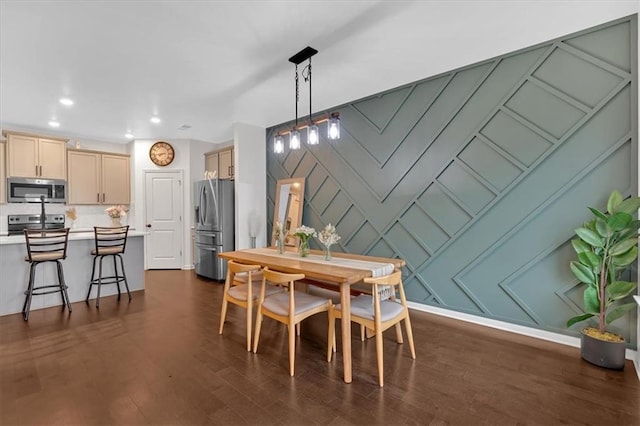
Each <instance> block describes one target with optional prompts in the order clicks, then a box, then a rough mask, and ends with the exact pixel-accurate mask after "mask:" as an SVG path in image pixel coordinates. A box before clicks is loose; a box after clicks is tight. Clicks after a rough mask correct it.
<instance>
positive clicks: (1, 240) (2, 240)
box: [0, 229, 148, 245]
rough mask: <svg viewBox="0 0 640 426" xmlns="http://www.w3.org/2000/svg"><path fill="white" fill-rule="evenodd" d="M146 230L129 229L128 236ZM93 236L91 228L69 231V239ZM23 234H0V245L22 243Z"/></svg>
mask: <svg viewBox="0 0 640 426" xmlns="http://www.w3.org/2000/svg"><path fill="white" fill-rule="evenodd" d="M147 234H148V232H146V231H136V230H135V229H133V230H132V229H129V234H128V236H129V237H142V236H144V235H147ZM93 237H94V234H93V229H78V230H73V231H71V232H69V241H73V240H92V239H93ZM24 243H25V240H24V235H0V245H5V244H24Z"/></svg>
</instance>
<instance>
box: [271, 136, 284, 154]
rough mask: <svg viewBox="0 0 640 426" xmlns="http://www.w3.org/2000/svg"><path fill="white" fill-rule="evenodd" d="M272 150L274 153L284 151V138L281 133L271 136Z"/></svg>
mask: <svg viewBox="0 0 640 426" xmlns="http://www.w3.org/2000/svg"><path fill="white" fill-rule="evenodd" d="M273 152H274V153H276V154H282V153H283V152H284V138H283V137H282V136H281V135H276V137H275V138H273Z"/></svg>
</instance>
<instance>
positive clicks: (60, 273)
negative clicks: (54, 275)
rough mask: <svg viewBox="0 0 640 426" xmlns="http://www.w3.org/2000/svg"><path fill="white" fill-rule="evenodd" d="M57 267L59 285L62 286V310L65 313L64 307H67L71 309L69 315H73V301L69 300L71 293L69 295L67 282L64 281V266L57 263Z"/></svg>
mask: <svg viewBox="0 0 640 426" xmlns="http://www.w3.org/2000/svg"><path fill="white" fill-rule="evenodd" d="M56 265H58V284H59V285H60V294H61V295H62V310H63V311H64V306H65V305H67V309H69V313H71V311H72V310H71V300H69V293H67V282H66V281H65V280H64V272H63V271H62V264H61V263H60V262H59V261H56Z"/></svg>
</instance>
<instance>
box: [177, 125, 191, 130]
mask: <svg viewBox="0 0 640 426" xmlns="http://www.w3.org/2000/svg"><path fill="white" fill-rule="evenodd" d="M190 128H191V125H189V124H183V125H182V126H180V127H178V130H189V129H190Z"/></svg>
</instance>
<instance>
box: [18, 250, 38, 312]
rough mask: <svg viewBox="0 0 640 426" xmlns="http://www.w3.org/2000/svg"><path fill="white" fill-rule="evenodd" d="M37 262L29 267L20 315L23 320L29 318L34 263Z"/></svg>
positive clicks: (34, 269) (34, 271)
mask: <svg viewBox="0 0 640 426" xmlns="http://www.w3.org/2000/svg"><path fill="white" fill-rule="evenodd" d="M37 264H38V263H37V262H36V263H31V267H30V268H29V285H28V288H27V291H26V292H25V294H26V297H25V299H24V306H23V307H22V316H23V317H24V320H25V321H27V320H29V311H30V310H31V298H32V296H33V281H34V279H35V273H36V265H37Z"/></svg>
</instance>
